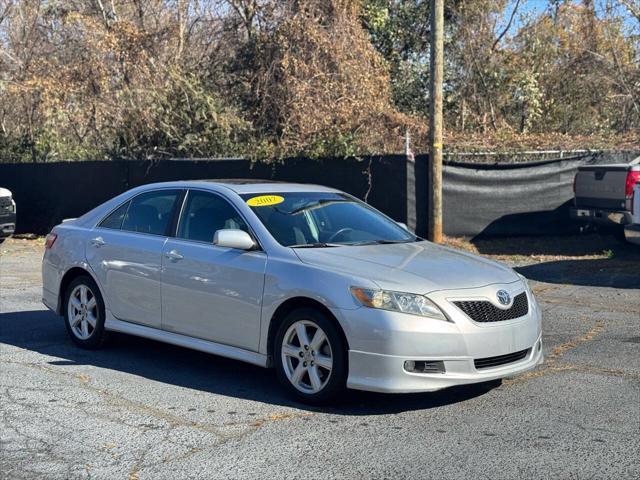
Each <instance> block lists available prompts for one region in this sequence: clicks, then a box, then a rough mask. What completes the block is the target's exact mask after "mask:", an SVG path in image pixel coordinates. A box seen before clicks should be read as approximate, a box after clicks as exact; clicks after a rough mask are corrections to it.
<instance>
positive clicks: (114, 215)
mask: <svg viewBox="0 0 640 480" xmlns="http://www.w3.org/2000/svg"><path fill="white" fill-rule="evenodd" d="M130 203H131V202H125V203H124V204H123V205H120V206H119V207H118V208H116V209H115V210H114V211H113V212H111V213H110V214H109V215H108V216H107V218H105V219H104V220H102V222H100V225H99V226H100V227H102V228H110V229H113V230H120V229H121V228H122V222H123V220H124V216H125V215H126V214H127V210H128V209H129V204H130Z"/></svg>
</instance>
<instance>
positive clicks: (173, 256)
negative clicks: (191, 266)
mask: <svg viewBox="0 0 640 480" xmlns="http://www.w3.org/2000/svg"><path fill="white" fill-rule="evenodd" d="M164 256H165V257H167V258H168V259H169V260H171V261H174V262H177V261H178V260H182V259H183V258H184V256H182V255H180V253H178V251H177V250H171V251H169V252H167V253H165V254H164Z"/></svg>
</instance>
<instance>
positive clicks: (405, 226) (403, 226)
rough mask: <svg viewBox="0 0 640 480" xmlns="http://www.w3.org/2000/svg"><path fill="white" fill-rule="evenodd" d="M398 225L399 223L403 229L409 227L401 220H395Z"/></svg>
mask: <svg viewBox="0 0 640 480" xmlns="http://www.w3.org/2000/svg"><path fill="white" fill-rule="evenodd" d="M396 223H397V224H398V225H400V226H401V227H402V228H404V229H405V230H409V227H407V224H406V223H403V222H396Z"/></svg>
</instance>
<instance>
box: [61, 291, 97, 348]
mask: <svg viewBox="0 0 640 480" xmlns="http://www.w3.org/2000/svg"><path fill="white" fill-rule="evenodd" d="M67 308H68V317H67V318H68V319H69V326H70V327H71V331H72V332H73V334H74V335H75V336H76V337H77V338H79V339H80V340H87V339H88V338H89V337H91V335H92V334H93V332H94V331H95V329H96V325H97V322H98V304H97V301H96V296H95V294H94V293H93V291H92V290H91V289H90V288H89V287H88V286H87V285H83V284H80V285H78V286H76V287H75V288H74V289H73V290H72V292H71V295H69V304H68V307H67Z"/></svg>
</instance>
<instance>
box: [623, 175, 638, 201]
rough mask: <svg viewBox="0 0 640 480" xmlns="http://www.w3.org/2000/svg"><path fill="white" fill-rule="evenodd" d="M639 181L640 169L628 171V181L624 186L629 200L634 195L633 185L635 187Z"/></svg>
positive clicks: (625, 194)
mask: <svg viewBox="0 0 640 480" xmlns="http://www.w3.org/2000/svg"><path fill="white" fill-rule="evenodd" d="M638 182H640V171H636V172H629V173H627V182H626V184H625V186H624V196H625V197H626V198H627V200H630V199H631V197H633V187H635V185H636V183H638Z"/></svg>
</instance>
